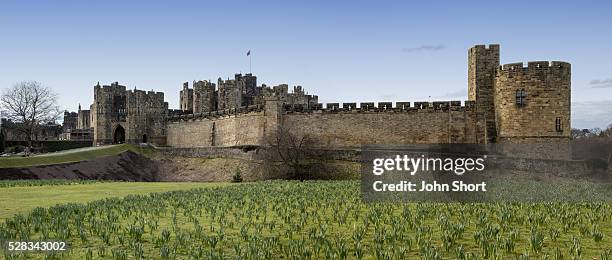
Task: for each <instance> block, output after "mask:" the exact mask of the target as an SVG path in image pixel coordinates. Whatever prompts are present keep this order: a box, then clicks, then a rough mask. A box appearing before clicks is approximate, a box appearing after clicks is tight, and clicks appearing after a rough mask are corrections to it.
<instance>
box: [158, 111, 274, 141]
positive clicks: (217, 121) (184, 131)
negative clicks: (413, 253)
mask: <svg viewBox="0 0 612 260" xmlns="http://www.w3.org/2000/svg"><path fill="white" fill-rule="evenodd" d="M265 122H266V121H265V116H264V112H263V111H262V110H259V111H251V112H248V113H240V114H236V113H231V112H228V113H220V114H215V115H210V116H208V115H207V116H201V117H197V118H193V117H192V118H184V119H181V120H172V121H170V122H168V125H167V127H168V131H167V144H168V145H170V146H173V147H178V148H193V147H212V146H220V147H229V146H243V145H259V144H260V142H261V140H262V139H263V136H264V128H265Z"/></svg>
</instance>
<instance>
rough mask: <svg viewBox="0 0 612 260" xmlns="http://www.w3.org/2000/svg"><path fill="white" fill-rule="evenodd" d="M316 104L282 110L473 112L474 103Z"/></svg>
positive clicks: (292, 106) (284, 107)
mask: <svg viewBox="0 0 612 260" xmlns="http://www.w3.org/2000/svg"><path fill="white" fill-rule="evenodd" d="M340 104H341V103H326V104H325V105H324V104H323V103H318V104H316V105H313V106H312V107H311V108H306V107H304V106H301V105H284V106H283V110H284V111H285V112H286V113H295V112H319V113H338V112H344V113H384V112H416V111H421V110H422V111H426V110H431V111H449V110H457V111H459V110H465V111H469V110H473V109H474V108H475V102H474V101H469V100H468V101H464V103H463V105H462V104H461V101H433V102H425V101H423V102H414V103H413V106H411V103H410V102H406V101H398V102H377V103H375V102H361V103H359V106H357V104H358V103H357V102H345V103H342V105H340Z"/></svg>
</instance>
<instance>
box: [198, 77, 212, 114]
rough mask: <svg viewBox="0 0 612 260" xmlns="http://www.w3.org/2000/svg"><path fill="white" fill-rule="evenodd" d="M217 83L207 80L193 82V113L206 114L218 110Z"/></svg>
mask: <svg viewBox="0 0 612 260" xmlns="http://www.w3.org/2000/svg"><path fill="white" fill-rule="evenodd" d="M215 88H216V86H215V83H212V82H210V81H207V80H204V81H202V80H200V81H197V82H196V81H194V82H193V113H196V114H198V113H205V112H211V111H215V110H217V92H216V91H215Z"/></svg>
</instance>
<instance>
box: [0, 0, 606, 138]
mask: <svg viewBox="0 0 612 260" xmlns="http://www.w3.org/2000/svg"><path fill="white" fill-rule="evenodd" d="M610 11H612V4H610V3H608V2H605V1H601V2H596V1H567V2H564V1H525V2H521V1H481V2H478V1H469V2H468V1H419V2H408V1H397V2H395V1H257V2H256V1H211V2H205V1H192V2H190V1H39V2H38V1H2V2H1V3H0V88H8V87H10V86H12V85H13V84H15V83H16V82H19V81H23V80H36V81H39V82H42V83H43V84H45V85H47V86H50V87H52V88H53V89H54V90H55V91H56V92H58V93H59V94H60V105H61V106H62V108H63V109H69V110H76V107H77V104H78V103H79V102H80V103H82V104H83V105H84V106H85V105H87V106H88V105H89V104H91V102H92V100H93V93H92V90H93V85H95V84H96V83H97V82H98V81H99V82H100V83H101V84H109V83H110V82H114V81H119V82H120V83H121V84H123V85H126V86H128V87H130V88H133V87H134V86H136V87H137V88H139V89H145V90H151V89H154V90H156V91H163V92H165V95H166V100H167V101H168V102H169V103H170V107H174V108H176V107H178V91H179V89H180V88H181V86H182V82H185V81H189V82H191V81H193V80H201V79H212V80H214V81H216V79H217V78H218V77H223V78H227V77H233V74H234V73H236V72H243V73H245V72H248V70H249V60H248V57H246V55H245V54H246V52H247V51H248V50H249V49H251V50H252V72H253V73H254V74H255V75H257V76H258V83H259V84H261V83H266V84H267V85H276V84H281V83H287V84H289V85H302V86H304V88H306V89H307V90H308V91H309V92H310V93H315V94H318V95H319V97H320V100H321V101H322V102H331V101H336V102H343V101H344V102H351V101H355V102H360V101H422V100H428V99H429V97H430V96H431V99H435V100H448V99H455V100H465V99H467V94H466V92H467V91H466V89H467V49H468V48H469V47H471V46H472V45H475V44H488V43H499V44H501V61H502V63H511V62H519V61H528V60H563V61H568V62H570V63H572V88H573V89H572V101H573V109H572V113H573V118H572V121H573V122H572V124H573V127H579V128H591V127H604V126H606V125H607V124H609V123H612V70H611V69H610V68H611V67H612V66H610V64H611V63H612V34H611V33H610V26H612V15H610Z"/></svg>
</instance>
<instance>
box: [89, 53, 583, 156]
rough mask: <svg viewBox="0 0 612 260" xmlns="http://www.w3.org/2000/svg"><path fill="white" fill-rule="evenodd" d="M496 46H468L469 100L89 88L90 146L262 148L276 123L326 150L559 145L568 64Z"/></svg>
mask: <svg viewBox="0 0 612 260" xmlns="http://www.w3.org/2000/svg"><path fill="white" fill-rule="evenodd" d="M499 54H500V48H499V45H495V44H492V45H489V46H485V45H476V46H474V47H472V48H470V49H469V50H468V100H467V101H464V102H461V101H419V102H408V101H397V102H377V103H375V102H361V103H356V102H346V103H342V104H340V103H327V104H325V105H323V104H321V103H318V97H317V96H314V95H309V94H308V93H306V92H305V91H304V89H303V88H302V87H301V86H295V87H293V91H292V92H289V86H288V85H285V84H282V85H278V86H274V87H268V86H266V85H263V84H262V85H261V86H258V85H257V78H256V77H255V76H253V75H252V74H250V73H249V74H246V75H241V74H236V75H235V76H234V79H227V80H222V79H221V78H219V79H218V80H217V83H216V84H215V83H212V82H210V81H197V82H196V81H194V82H193V83H192V88H189V84H188V83H184V84H183V88H182V90H181V92H180V110H179V111H174V110H168V108H167V103H165V102H164V100H163V93H160V92H157V93H155V92H144V91H138V90H134V91H126V90H125V87H124V86H120V85H118V83H113V84H112V85H111V86H104V87H101V86H99V85H97V86H95V87H94V89H95V98H94V99H95V100H94V105H93V106H92V111H91V113H92V115H93V116H92V117H93V119H92V125H94V128H95V137H94V138H95V143H96V144H105V143H117V142H123V141H125V142H153V143H157V144H162V145H169V146H173V147H211V146H241V145H263V144H264V139H265V138H266V137H267V136H270V135H274V134H275V133H276V132H277V131H278V129H280V128H281V127H283V128H286V129H290V131H292V132H293V133H295V134H300V135H301V134H308V135H309V136H311V137H313V138H315V139H316V140H317V141H318V143H320V144H321V145H324V146H326V147H331V148H356V147H359V146H360V145H362V144H417V143H565V142H569V139H570V88H571V66H570V64H569V63H566V62H558V61H553V62H547V61H536V62H528V63H527V65H526V66H525V65H524V64H523V63H511V64H505V65H500V55H499Z"/></svg>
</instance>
